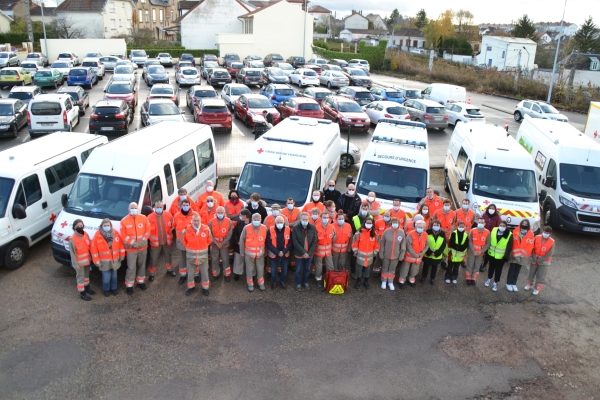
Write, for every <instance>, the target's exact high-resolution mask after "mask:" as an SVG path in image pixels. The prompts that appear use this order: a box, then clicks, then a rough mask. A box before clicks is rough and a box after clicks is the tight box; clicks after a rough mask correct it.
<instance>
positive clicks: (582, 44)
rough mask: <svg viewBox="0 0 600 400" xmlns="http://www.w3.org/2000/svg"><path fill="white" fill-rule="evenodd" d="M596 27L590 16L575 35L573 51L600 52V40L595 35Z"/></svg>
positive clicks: (596, 34)
mask: <svg viewBox="0 0 600 400" xmlns="http://www.w3.org/2000/svg"><path fill="white" fill-rule="evenodd" d="M597 29H598V27H597V26H596V24H595V23H594V21H593V19H592V17H591V16H590V17H589V18H588V19H586V20H585V22H584V23H583V25H581V27H580V28H579V30H578V31H577V32H576V33H575V36H574V37H573V39H574V40H575V43H574V44H575V50H577V51H579V52H580V53H596V52H600V38H599V36H598V33H597Z"/></svg>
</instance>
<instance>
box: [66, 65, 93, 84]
mask: <svg viewBox="0 0 600 400" xmlns="http://www.w3.org/2000/svg"><path fill="white" fill-rule="evenodd" d="M97 83H98V76H97V75H96V71H94V70H93V69H92V68H89V67H75V68H71V69H70V70H69V75H67V85H69V86H72V85H73V86H74V85H78V86H88V87H89V88H90V89H91V88H92V86H93V85H95V84H97Z"/></svg>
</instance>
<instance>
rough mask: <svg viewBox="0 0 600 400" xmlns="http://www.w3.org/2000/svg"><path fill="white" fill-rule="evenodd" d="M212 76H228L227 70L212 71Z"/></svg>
mask: <svg viewBox="0 0 600 400" xmlns="http://www.w3.org/2000/svg"><path fill="white" fill-rule="evenodd" d="M213 76H218V77H221V78H224V77H228V76H229V72H227V71H214V72H213Z"/></svg>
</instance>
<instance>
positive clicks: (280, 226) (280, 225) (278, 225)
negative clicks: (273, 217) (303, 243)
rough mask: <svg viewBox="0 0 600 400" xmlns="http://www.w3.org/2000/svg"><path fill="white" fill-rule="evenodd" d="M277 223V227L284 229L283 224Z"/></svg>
mask: <svg viewBox="0 0 600 400" xmlns="http://www.w3.org/2000/svg"><path fill="white" fill-rule="evenodd" d="M275 225H277V229H283V224H275Z"/></svg>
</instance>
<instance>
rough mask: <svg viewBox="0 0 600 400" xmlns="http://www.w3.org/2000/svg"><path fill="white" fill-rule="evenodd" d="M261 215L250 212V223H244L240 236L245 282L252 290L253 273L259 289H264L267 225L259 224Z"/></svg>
mask: <svg viewBox="0 0 600 400" xmlns="http://www.w3.org/2000/svg"><path fill="white" fill-rule="evenodd" d="M261 219H262V216H261V215H260V214H259V213H254V214H252V223H251V224H250V225H246V226H245V227H244V230H243V231H242V234H241V236H240V254H243V255H244V256H245V261H246V283H247V284H248V291H249V292H253V291H254V275H255V274H256V280H257V283H258V288H259V289H260V291H261V292H262V291H264V290H265V278H264V273H265V254H266V241H267V231H268V229H267V227H266V226H265V225H263V224H261Z"/></svg>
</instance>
